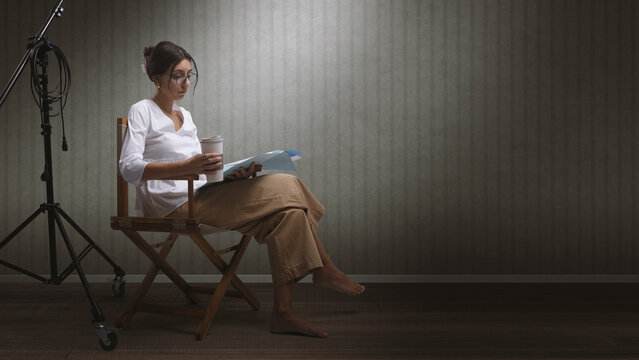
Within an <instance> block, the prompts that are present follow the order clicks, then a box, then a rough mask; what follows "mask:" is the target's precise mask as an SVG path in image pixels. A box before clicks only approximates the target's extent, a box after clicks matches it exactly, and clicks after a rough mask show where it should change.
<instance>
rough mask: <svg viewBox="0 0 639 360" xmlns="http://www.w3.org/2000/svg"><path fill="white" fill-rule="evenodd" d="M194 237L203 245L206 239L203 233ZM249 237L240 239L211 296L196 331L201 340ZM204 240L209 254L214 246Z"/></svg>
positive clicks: (204, 247) (203, 247)
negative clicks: (202, 242) (209, 249)
mask: <svg viewBox="0 0 639 360" xmlns="http://www.w3.org/2000/svg"><path fill="white" fill-rule="evenodd" d="M192 235H200V234H192ZM192 238H193V239H194V241H195V243H196V244H198V245H201V240H202V239H204V237H202V236H201V235H200V238H198V236H192ZM196 239H197V240H196ZM249 239H250V237H248V236H246V235H245V236H244V237H243V238H242V241H240V245H239V247H238V248H237V250H235V253H234V254H233V257H232V258H231V262H230V263H229V265H228V266H226V269H225V270H224V272H223V274H224V275H223V276H222V280H221V281H220V283H219V284H218V286H217V288H216V289H215V292H214V293H213V297H212V298H211V301H210V302H209V305H208V306H207V308H206V312H205V313H204V318H203V319H202V321H200V325H199V326H198V327H197V331H196V333H197V337H198V339H199V340H202V339H204V336H206V333H207V332H208V330H209V327H210V326H211V322H212V321H213V318H214V317H215V314H216V313H217V310H218V308H219V307H220V303H221V302H222V298H224V294H225V293H226V290H227V288H228V286H229V284H230V283H231V280H232V279H233V277H234V276H235V271H236V270H237V267H238V265H239V264H240V260H242V256H243V255H244V252H245V251H246V248H247V247H248V244H249V241H245V240H249ZM204 240H205V242H206V244H207V245H208V246H201V248H202V250H203V251H204V252H205V253H206V254H207V256H208V248H211V249H212V247H211V246H210V244H208V242H207V241H206V239H204ZM218 258H219V257H218Z"/></svg>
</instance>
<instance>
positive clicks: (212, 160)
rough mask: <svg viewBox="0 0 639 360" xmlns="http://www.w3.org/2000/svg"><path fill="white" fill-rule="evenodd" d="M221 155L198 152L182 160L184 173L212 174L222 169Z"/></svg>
mask: <svg viewBox="0 0 639 360" xmlns="http://www.w3.org/2000/svg"><path fill="white" fill-rule="evenodd" d="M223 167H224V166H223V165H222V155H220V154H217V153H207V154H198V155H195V156H193V157H192V158H190V159H187V160H185V161H184V165H183V172H184V174H194V175H199V174H205V175H212V174H215V173H216V172H217V171H218V170H220V169H222V168H223Z"/></svg>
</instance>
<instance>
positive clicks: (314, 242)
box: [120, 41, 364, 337]
mask: <svg viewBox="0 0 639 360" xmlns="http://www.w3.org/2000/svg"><path fill="white" fill-rule="evenodd" d="M144 59H145V61H144V64H143V65H142V67H143V70H144V71H145V72H146V73H147V75H148V77H149V79H150V80H151V81H152V82H153V83H154V84H155V86H156V90H155V94H154V95H153V97H152V98H151V99H146V100H142V101H140V102H138V103H136V104H134V105H133V106H131V109H130V111H129V115H128V116H129V127H128V134H127V136H126V138H125V141H124V144H123V146H122V153H121V156H120V171H121V173H122V176H123V177H124V179H125V180H126V181H128V182H129V183H132V184H134V185H136V212H137V213H138V214H139V215H144V216H183V215H184V214H186V213H187V211H188V210H187V206H186V204H185V203H186V200H187V195H186V194H187V184H186V182H185V181H171V180H150V179H163V178H169V177H172V176H178V175H187V174H201V175H200V179H201V180H200V181H196V182H195V184H194V186H195V188H196V189H199V188H200V187H201V186H202V185H204V184H205V183H206V181H205V180H202V179H204V176H205V175H207V174H213V173H216V172H217V171H221V168H222V157H221V155H220V154H216V153H208V154H202V153H201V147H200V142H199V139H198V137H197V129H196V127H195V125H194V124H193V120H192V119H191V114H190V113H189V112H188V111H186V110H185V109H184V108H182V107H179V106H177V105H176V104H175V102H176V101H178V100H182V99H183V98H184V95H186V92H187V90H188V89H189V87H190V86H191V80H192V79H193V80H194V83H196V82H197V81H196V79H197V74H196V72H194V71H193V67H192V66H195V70H196V71H197V65H196V64H195V61H194V60H193V58H192V57H191V55H189V54H188V53H187V52H186V51H185V50H184V49H183V48H181V47H180V46H178V45H175V44H173V43H171V42H168V41H163V42H160V43H158V44H157V45H156V46H148V47H146V48H145V49H144ZM259 170H260V169H259V167H257V166H255V164H252V165H251V166H250V168H249V169H241V170H240V171H236V172H235V175H234V176H230V177H227V179H226V180H225V181H224V182H223V183H220V184H218V185H214V186H208V187H205V188H202V189H201V190H200V191H197V193H196V196H195V203H196V208H197V217H199V218H200V221H201V222H202V223H204V224H209V225H212V226H215V227H219V228H224V229H230V230H237V231H240V232H242V233H244V234H249V235H251V236H253V237H254V238H255V239H256V240H257V241H258V242H260V243H265V244H266V245H267V248H268V253H269V260H270V266H271V274H272V276H273V284H274V287H275V294H274V295H275V300H274V305H273V314H272V317H271V324H270V327H271V331H272V332H274V333H300V334H304V335H309V336H317V337H326V336H328V334H327V333H326V332H325V331H323V330H320V329H318V328H316V327H314V326H312V325H310V324H309V323H307V322H306V321H304V320H302V319H301V318H299V317H297V316H296V315H295V314H294V313H293V298H292V296H293V284H294V283H295V282H296V281H298V280H300V279H301V278H303V277H304V276H306V275H308V274H310V273H312V274H313V283H315V284H316V285H319V286H322V287H326V288H330V289H333V290H336V291H339V292H342V293H345V294H350V295H355V294H360V293H362V292H363V291H364V287H363V286H362V285H360V284H358V283H356V282H355V281H353V280H352V279H350V278H348V277H347V276H346V275H345V274H344V273H343V272H342V271H340V270H339V269H338V268H337V267H336V266H335V265H334V264H333V263H332V262H331V259H330V258H329V256H328V254H326V252H325V251H324V248H323V247H322V244H321V243H320V240H319V237H318V235H317V222H318V221H319V219H320V218H321V217H322V215H323V214H324V207H323V206H322V204H320V203H319V201H317V199H315V197H314V196H313V194H311V192H310V191H309V190H308V189H307V188H306V187H305V186H304V184H302V182H301V181H300V180H299V179H297V178H296V177H294V176H291V175H286V174H271V175H265V176H255V175H256V174H257V172H258V171H259Z"/></svg>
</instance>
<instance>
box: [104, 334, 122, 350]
mask: <svg viewBox="0 0 639 360" xmlns="http://www.w3.org/2000/svg"><path fill="white" fill-rule="evenodd" d="M106 335H107V337H108V338H109V344H108V345H107V344H105V343H104V341H103V340H102V338H99V341H100V347H101V348H102V349H103V350H105V351H111V350H113V349H115V347H116V346H118V336H117V335H116V334H115V333H108V334H106Z"/></svg>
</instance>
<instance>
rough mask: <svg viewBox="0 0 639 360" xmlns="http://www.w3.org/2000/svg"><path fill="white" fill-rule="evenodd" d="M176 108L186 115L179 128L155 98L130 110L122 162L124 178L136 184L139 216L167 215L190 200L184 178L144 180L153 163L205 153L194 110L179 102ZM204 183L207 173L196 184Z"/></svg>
mask: <svg viewBox="0 0 639 360" xmlns="http://www.w3.org/2000/svg"><path fill="white" fill-rule="evenodd" d="M173 109H174V110H177V111H179V112H181V114H182V118H183V123H182V127H181V128H180V129H179V130H178V131H175V125H174V123H173V120H171V119H170V118H169V117H168V116H166V115H165V114H164V112H162V109H160V107H159V106H158V105H157V104H156V103H155V102H154V101H153V100H150V99H146V100H142V101H140V102H138V103H136V104H134V105H133V106H131V109H130V110H129V126H128V130H127V134H126V136H125V138H124V143H123V144H122V153H121V154H120V162H119V165H120V173H121V174H122V177H123V178H124V180H126V181H127V182H129V183H131V184H133V185H135V186H136V201H135V213H136V215H137V216H166V215H168V214H170V213H171V212H173V210H175V209H177V208H178V207H180V206H181V205H182V204H184V203H185V202H186V201H187V190H188V183H187V182H186V181H184V180H177V181H174V180H147V181H141V179H142V174H143V173H144V168H145V167H146V164H148V163H150V162H153V163H173V162H178V161H182V160H186V159H188V158H191V157H193V156H194V155H196V154H201V153H202V148H201V147H200V140H199V139H198V137H197V128H196V127H195V124H194V123H193V119H192V118H191V113H189V112H188V111H186V110H185V109H184V108H182V107H180V106H177V105H173ZM204 184H206V176H205V175H200V180H197V181H194V184H193V185H194V188H195V189H198V188H199V187H201V186H202V185H204Z"/></svg>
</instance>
